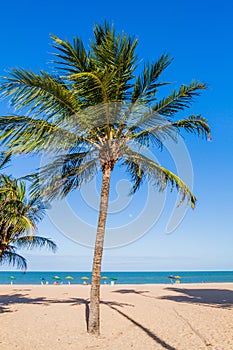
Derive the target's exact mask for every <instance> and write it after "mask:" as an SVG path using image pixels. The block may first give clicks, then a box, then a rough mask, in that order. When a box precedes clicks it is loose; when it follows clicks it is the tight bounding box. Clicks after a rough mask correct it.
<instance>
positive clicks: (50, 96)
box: [0, 69, 80, 119]
mask: <svg viewBox="0 0 233 350" xmlns="http://www.w3.org/2000/svg"><path fill="white" fill-rule="evenodd" d="M0 91H1V92H2V96H3V97H9V98H10V104H11V105H12V106H14V107H15V109H16V110H20V109H25V108H27V109H28V112H27V113H28V114H34V115H35V116H38V115H40V114H43V113H45V114H46V118H47V119H48V118H53V117H55V116H56V117H58V116H64V115H72V114H76V113H77V112H78V110H79V105H80V103H79V100H78V99H77V97H76V96H75V95H74V94H73V93H72V91H71V90H70V89H68V87H67V85H66V84H64V82H63V81H62V80H61V78H55V77H53V76H51V75H50V74H48V73H47V72H44V71H41V72H40V73H39V74H35V73H34V72H32V71H27V70H25V69H12V70H11V71H10V72H9V76H8V77H2V84H1V87H0Z"/></svg>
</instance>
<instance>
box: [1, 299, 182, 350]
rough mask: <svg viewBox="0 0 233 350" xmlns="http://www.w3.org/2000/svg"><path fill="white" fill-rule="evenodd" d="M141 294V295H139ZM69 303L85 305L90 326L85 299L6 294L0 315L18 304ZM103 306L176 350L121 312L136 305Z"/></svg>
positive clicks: (106, 304) (107, 302)
mask: <svg viewBox="0 0 233 350" xmlns="http://www.w3.org/2000/svg"><path fill="white" fill-rule="evenodd" d="M139 294H140V293H139ZM60 303H67V304H70V305H71V306H75V305H85V316H86V326H87V324H88V318H89V300H88V299H83V298H70V299H52V298H50V299H49V298H46V297H37V298H33V297H30V296H29V295H28V294H21V293H15V294H13V295H9V294H5V295H0V313H1V312H2V313H4V312H10V311H12V310H10V307H11V306H13V305H17V304H35V305H45V306H46V305H47V306H49V305H50V304H60ZM101 304H102V305H105V306H107V307H109V308H111V309H112V310H114V311H116V312H117V313H118V314H120V315H121V316H123V317H125V318H126V319H127V320H128V321H130V322H131V323H133V324H134V325H135V326H137V327H138V328H139V329H141V330H142V331H143V332H144V333H145V334H146V335H147V336H149V337H150V338H151V339H153V340H154V341H155V342H156V343H157V344H160V345H161V346H162V347H163V348H164V349H167V350H176V349H175V348H174V347H172V346H170V345H169V344H167V343H166V342H165V341H164V340H162V339H160V338H159V337H158V336H157V335H156V334H155V333H154V332H152V331H151V330H150V329H148V328H147V327H145V326H143V325H142V324H141V323H139V322H138V321H136V320H134V319H133V318H132V317H131V316H129V315H128V314H126V313H125V312H123V311H121V310H119V308H124V307H134V306H135V305H133V304H129V303H120V302H115V301H101Z"/></svg>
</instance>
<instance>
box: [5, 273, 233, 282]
mask: <svg viewBox="0 0 233 350" xmlns="http://www.w3.org/2000/svg"><path fill="white" fill-rule="evenodd" d="M170 275H172V276H180V279H179V280H180V283H214V282H218V283H219V282H233V271H166V272H109V271H108V272H102V274H101V276H102V277H104V278H101V283H102V284H104V283H107V284H110V283H111V279H114V280H115V284H144V283H145V284H146V283H149V284H153V283H155V284H158V283H163V284H170V283H171V279H170V278H169V276H170ZM68 276H69V277H68ZM67 277H68V278H67ZM82 277H84V278H82ZM84 281H86V282H87V283H90V281H91V273H90V272H68V271H67V272H64V271H62V272H60V271H50V272H49V271H36V272H34V271H33V272H32V271H30V272H26V273H23V272H19V271H17V272H12V271H7V272H5V271H0V284H10V283H13V284H41V283H43V284H45V283H46V282H47V284H53V283H54V282H56V283H58V284H67V283H71V284H82V283H83V282H84Z"/></svg>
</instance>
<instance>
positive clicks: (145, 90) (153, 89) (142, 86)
mask: <svg viewBox="0 0 233 350" xmlns="http://www.w3.org/2000/svg"><path fill="white" fill-rule="evenodd" d="M172 60H173V59H172V58H170V56H169V55H167V54H163V55H162V56H161V57H160V58H159V60H158V61H157V62H155V63H154V64H147V65H145V66H144V70H143V73H142V74H141V75H139V76H138V78H137V79H136V82H135V85H134V89H133V92H132V100H131V102H132V103H138V102H143V103H145V104H147V103H150V102H152V101H154V100H155V98H156V93H157V90H158V88H159V87H160V86H163V85H166V84H169V83H165V82H164V83H162V82H157V80H158V78H159V77H160V75H161V74H162V73H163V71H164V70H165V69H166V68H167V67H168V66H169V65H170V63H171V62H172Z"/></svg>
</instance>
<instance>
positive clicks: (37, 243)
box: [0, 175, 56, 269]
mask: <svg viewBox="0 0 233 350" xmlns="http://www.w3.org/2000/svg"><path fill="white" fill-rule="evenodd" d="M25 190H26V188H25V183H23V182H22V181H18V180H15V179H12V178H11V177H9V176H6V175H1V176H0V264H5V263H8V264H11V265H16V266H17V267H18V268H20V269H26V268H27V262H26V259H25V258H24V257H22V256H21V255H19V254H17V253H16V250H17V249H21V248H29V249H31V248H37V247H47V248H49V249H52V251H55V250H56V245H55V243H54V242H53V241H51V240H50V239H47V238H44V237H41V236H36V235H34V234H33V232H35V231H36V230H37V227H36V223H37V222H38V221H39V220H41V219H42V217H43V215H44V214H45V206H44V205H43V203H42V202H41V200H39V199H38V198H36V197H35V198H33V199H30V200H27V199H26V195H25Z"/></svg>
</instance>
